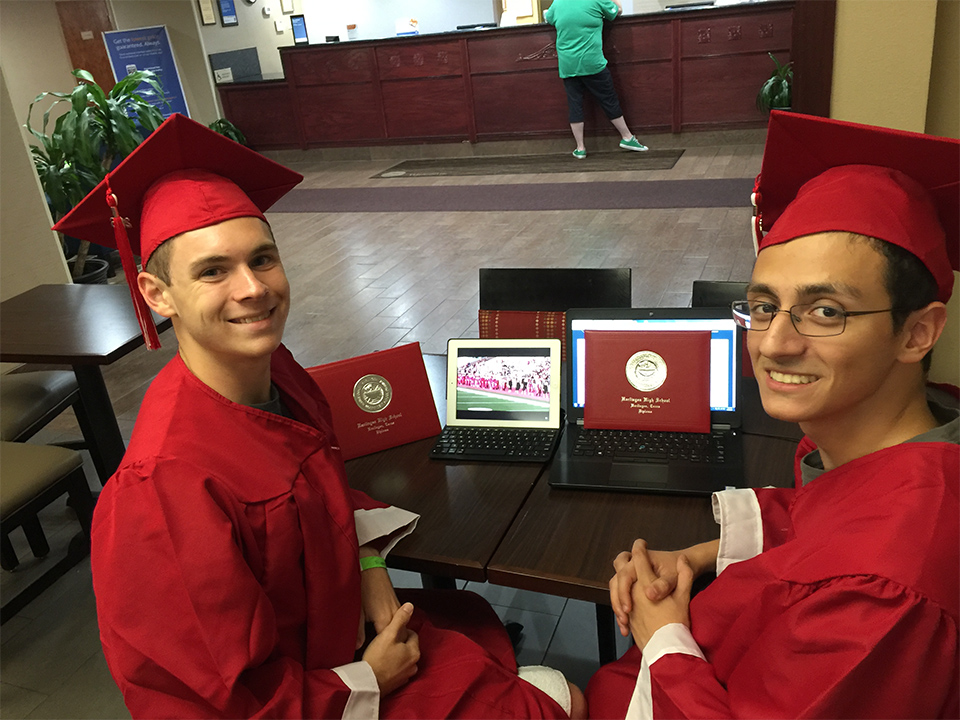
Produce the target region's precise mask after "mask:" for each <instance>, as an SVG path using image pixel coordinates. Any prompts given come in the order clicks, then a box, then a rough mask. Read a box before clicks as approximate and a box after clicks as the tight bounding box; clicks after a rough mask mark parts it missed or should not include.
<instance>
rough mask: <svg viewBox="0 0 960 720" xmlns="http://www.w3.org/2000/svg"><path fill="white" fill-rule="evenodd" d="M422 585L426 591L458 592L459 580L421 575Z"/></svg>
mask: <svg viewBox="0 0 960 720" xmlns="http://www.w3.org/2000/svg"><path fill="white" fill-rule="evenodd" d="M420 584H421V585H422V586H423V589H424V590H456V589H457V579H456V578H452V577H440V576H439V575H427V574H425V573H420Z"/></svg>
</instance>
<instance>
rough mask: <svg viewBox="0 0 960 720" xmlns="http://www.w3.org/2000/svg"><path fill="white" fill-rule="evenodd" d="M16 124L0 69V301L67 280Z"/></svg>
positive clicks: (60, 253) (37, 183)
mask: <svg viewBox="0 0 960 720" xmlns="http://www.w3.org/2000/svg"><path fill="white" fill-rule="evenodd" d="M18 125H19V124H18V123H17V118H16V115H15V113H14V108H13V102H12V101H11V98H10V93H9V91H8V88H7V81H6V73H4V72H3V69H2V68H0V158H2V159H3V172H0V300H6V299H7V298H9V297H12V296H14V295H18V294H20V293H22V292H24V291H26V290H29V289H30V288H32V287H35V286H36V285H42V284H48V283H66V282H68V281H69V276H68V274H67V265H66V263H65V262H64V259H63V253H62V252H61V251H60V245H59V243H58V242H57V236H56V233H54V232H53V231H52V230H51V229H50V226H51V225H52V224H53V221H52V219H51V218H50V212H49V210H47V204H46V203H45V202H44V201H43V194H42V192H41V190H40V180H39V179H38V178H37V174H36V173H35V172H34V170H33V163H32V161H31V159H30V154H29V152H28V151H27V147H26V145H24V142H23V137H22V136H21V134H20V131H19V127H18Z"/></svg>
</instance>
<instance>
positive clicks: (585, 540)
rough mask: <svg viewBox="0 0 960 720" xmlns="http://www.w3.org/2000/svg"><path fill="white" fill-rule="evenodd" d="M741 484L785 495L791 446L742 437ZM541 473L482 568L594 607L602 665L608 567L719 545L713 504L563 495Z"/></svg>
mask: <svg viewBox="0 0 960 720" xmlns="http://www.w3.org/2000/svg"><path fill="white" fill-rule="evenodd" d="M743 439H744V454H745V457H744V469H745V472H746V475H747V477H746V484H747V485H749V486H751V487H759V486H764V485H776V486H782V487H788V486H790V485H792V481H793V453H794V450H795V448H796V441H794V440H784V439H780V438H770V437H758V436H750V435H745V436H744V438H743ZM549 473H550V469H549V468H547V469H546V470H545V471H544V474H543V476H541V477H540V479H539V480H538V481H537V484H536V486H534V489H533V492H532V493H531V494H530V497H529V498H527V501H526V502H525V503H524V505H523V507H522V508H521V509H520V512H519V513H518V514H517V519H516V520H514V522H513V524H512V525H511V526H510V529H509V531H508V532H507V534H506V536H505V537H504V539H503V542H501V543H500V546H499V547H498V548H497V552H496V553H495V554H494V556H493V559H492V560H491V561H490V563H489V564H488V565H487V580H488V582H491V583H494V584H496V585H506V586H508V587H515V588H520V589H523V590H532V591H534V592H541V593H547V594H550V595H560V596H562V597H569V598H576V599H579V600H586V601H589V602H593V603H596V607H597V636H598V639H599V655H600V662H601V663H605V662H609V661H610V660H613V659H615V657H616V638H615V633H616V628H615V625H614V619H613V611H612V610H611V609H610V590H609V587H608V583H609V581H610V578H611V576H612V575H613V559H614V558H615V557H616V556H617V555H618V554H619V553H621V552H623V551H624V550H629V549H630V547H631V546H632V545H633V541H634V540H636V539H637V538H641V537H642V538H644V539H645V540H646V541H647V542H648V543H649V545H650V547H652V548H657V549H671V550H672V549H680V548H685V547H689V546H691V545H695V544H696V543H700V542H705V541H707V540H714V539H716V538H718V537H720V527H719V525H717V524H716V522H715V521H714V519H713V511H712V506H711V502H710V498H705V497H680V496H668V495H651V494H643V493H622V492H595V491H588V490H563V489H555V488H552V487H550V485H549V484H548V481H549Z"/></svg>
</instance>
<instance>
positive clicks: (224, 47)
mask: <svg viewBox="0 0 960 720" xmlns="http://www.w3.org/2000/svg"><path fill="white" fill-rule="evenodd" d="M328 4H329V5H331V6H332V5H335V3H328ZM234 6H235V7H236V10H237V25H235V26H233V27H223V26H221V25H220V15H219V13H217V15H216V17H217V22H216V24H215V25H202V26H201V27H200V35H201V37H202V38H203V44H204V46H205V47H206V48H207V53H208V54H213V53H219V52H228V51H230V50H242V49H244V48H251V47H255V48H257V56H258V57H259V58H260V72H261V74H262V75H263V77H264V79H265V80H272V79H278V78H282V77H283V67H282V65H281V64H280V51H279V50H278V48H281V47H285V46H287V45H293V32H292V31H291V30H290V15H293V14H296V13H302V12H303V11H304V10H303V2H302V0H293V12H292V13H286V14H285V13H284V12H283V10H282V8H281V7H280V2H279V0H260V2H258V3H254V4H253V5H248V4H247V3H246V2H244V0H236V2H234ZM267 7H269V8H270V17H264V15H263V10H264V8H267ZM214 12H215V13H216V11H214ZM277 20H279V21H280V23H281V26H282V28H283V31H282V32H277V29H276V21H277ZM307 30H308V31H309V33H310V38H311V41H312V42H319V41H322V40H323V37H321V32H320V28H317V27H313V26H312V25H311V24H310V23H309V22H308V23H307ZM344 39H346V37H344Z"/></svg>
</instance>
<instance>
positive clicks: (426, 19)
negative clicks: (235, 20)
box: [261, 0, 495, 62]
mask: <svg viewBox="0 0 960 720" xmlns="http://www.w3.org/2000/svg"><path fill="white" fill-rule="evenodd" d="M302 2H303V15H304V19H305V20H306V23H307V32H308V33H309V35H310V42H311V43H315V42H323V39H324V38H325V37H326V36H327V35H339V36H340V40H341V41H344V40H347V25H348V24H354V25H356V26H357V36H356V39H357V40H372V39H375V38H386V37H394V36H396V34H397V32H396V20H397V18H416V20H417V21H418V23H419V30H420V34H421V35H425V34H427V33H438V32H446V31H448V30H456V29H457V25H473V24H476V23H492V22H495V20H494V17H493V3H492V2H491V1H490V0H337V1H336V2H331V1H330V0H302ZM261 62H262V60H261Z"/></svg>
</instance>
